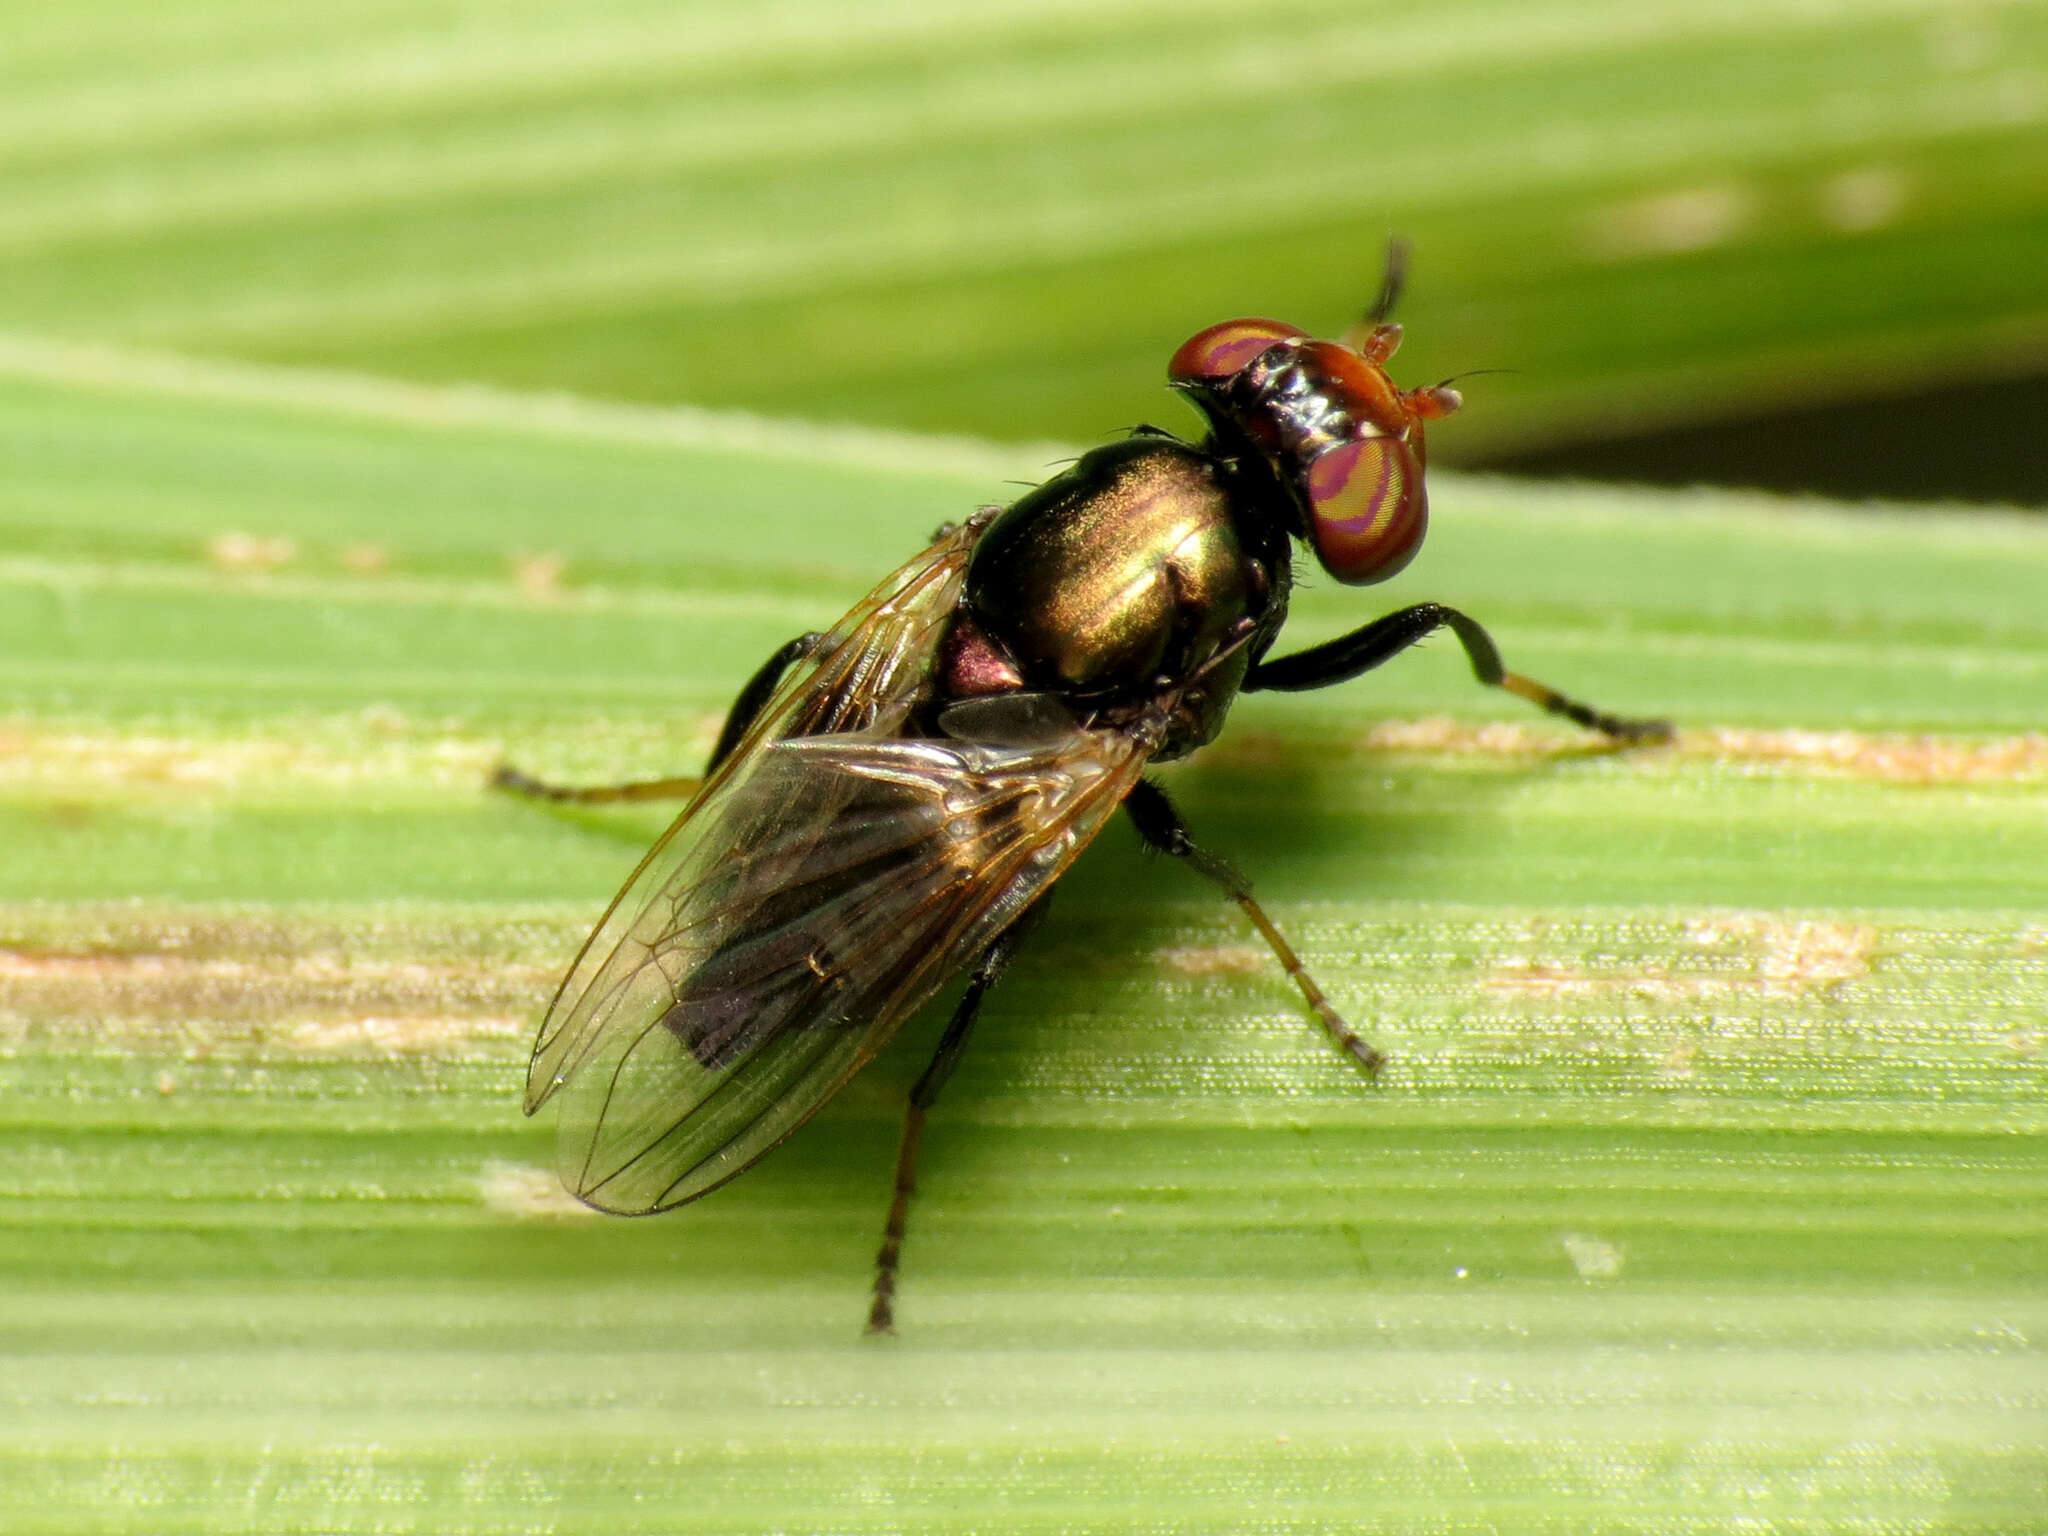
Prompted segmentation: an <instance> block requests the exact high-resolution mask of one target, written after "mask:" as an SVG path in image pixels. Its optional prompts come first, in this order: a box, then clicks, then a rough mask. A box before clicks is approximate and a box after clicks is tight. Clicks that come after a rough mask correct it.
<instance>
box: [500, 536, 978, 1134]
mask: <svg viewBox="0 0 2048 1536" xmlns="http://www.w3.org/2000/svg"><path fill="white" fill-rule="evenodd" d="M983 521H984V519H976V520H974V521H972V522H968V523H963V524H961V525H960V526H958V527H955V528H952V529H948V530H946V531H945V532H944V533H942V534H941V535H940V536H939V538H938V539H937V540H936V541H934V542H933V544H932V545H931V547H930V548H929V549H926V550H925V551H924V552H923V553H922V554H920V555H919V556H918V557H917V558H916V559H914V560H912V561H910V562H909V563H908V564H907V565H905V566H903V567H902V568H901V569H900V570H898V571H896V572H895V573H893V574H892V575H891V576H889V578H888V579H887V580H885V581H884V582H883V583H882V584H881V585H880V586H878V587H876V588H875V589H874V591H872V592H870V593H869V594H868V595H867V596H866V597H865V598H863V599H862V600H861V601H860V602H859V603H858V604H856V605H855V607H854V608H853V611H852V612H850V613H848V614H847V615H846V617H845V618H843V619H841V620H840V621H839V623H838V624H837V625H836V626H834V628H833V629H832V631H831V633H830V634H828V635H826V636H825V638H824V640H823V642H822V643H821V644H820V645H819V647H818V650H817V653H816V654H815V656H814V657H813V658H812V659H811V660H810V661H809V662H808V663H805V664H804V665H801V666H798V667H794V668H792V669H791V670H790V673H789V675H788V676H787V677H785V678H784V679H783V681H782V684H781V686H780V687H778V688H777V689H776V691H775V694H774V696H773V697H772V698H771V699H770V700H769V702H768V704H767V706H766V708H764V709H763V710H762V711H761V714H760V716H759V717H758V718H757V719H756V720H755V722H754V724H753V726H752V727H751V728H749V730H748V731H747V734H746V735H745V736H744V737H743V738H741V740H740V743H739V745H738V746H737V747H736V748H734V750H733V752H732V754H731V755H730V756H729V757H727V758H726V760H725V761H724V762H723V763H722V764H720V765H719V767H718V769H717V771H716V772H714V773H712V774H711V775H710V776H709V777H708V778H707V779H706V781H705V783H704V787H703V788H702V789H700V790H699V791H698V792H697V794H696V796H695V798H693V799H692V800H691V801H690V804H689V805H688V806H687V807H686V808H685V809H684V811H683V813H682V814H681V815H680V816H678V817H677V818H676V820H675V822H674V823H673V824H672V825H671V826H670V827H669V829H668V831H667V832H665V833H664V834H662V837H661V839H660V840H659V841H658V842H656V843H655V845H654V846H653V847H652V848H651V849H649V850H648V852H647V856H646V857H645V858H644V859H642V860H641V861H640V867H639V869H637V870H636V871H634V873H633V877H632V878H631V879H630V880H628V881H627V882H626V885H625V888H624V889H623V890H621V891H620V892H619V894H618V895H617V896H615V897H613V898H612V904H611V906H610V908H609V909H608V910H607V911H606V912H605V915H604V917H603V918H602V919H601V920H600V921H599V922H598V925H597V927H596V929H595V930H594V931H593V932H592V933H591V935H590V937H589V938H588V939H587V940H585V941H584V944H583V949H582V952H581V953H580V954H578V955H577V957H576V963H575V964H574V965H572V966H570V968H569V974H568V975H567V976H566V977H564V978H563V981H562V985H561V986H560V987H559V988H558V989H557V990H556V992H555V998H554V1001H553V1002H552V1003H551V1004H550V1005H549V1007H548V1013H547V1017H546V1018H545V1019H543V1020H542V1021H541V1026H540V1038H539V1040H538V1041H537V1042H536V1043H535V1045H534V1048H533V1061H532V1064H531V1065H530V1066H529V1067H528V1069H527V1077H526V1112H527V1113H528V1114H529V1115H530V1114H532V1113H533V1112H534V1111H535V1110H537V1109H539V1108H540V1106H541V1105H542V1104H544V1103H546V1102H547V1101H548V1099H549V1097H550V1096H551V1095H552V1094H553V1093H554V1092H555V1090H556V1089H558V1088H560V1087H561V1086H562V1084H563V1083H564V1082H566V1081H567V1080H568V1079H569V1077H570V1075H571V1074H572V1073H574V1072H575V1071H576V1070H577V1069H578V1067H579V1066H580V1064H581V1063H582V1061H583V1060H584V1058H585V1057H586V1056H587V1055H588V1054H589V1052H590V1051H591V1049H592V1048H593V1046H594V1044H595V1037H596V1032H597V1030H598V1028H599V1026H600V1025H601V1024H603V1022H604V1021H605V1019H606V1018H607V1017H608V1015H609V1013H610V1011H611V1010H612V1008H614V1007H615V1006H616V1005H615V1003H613V1002H611V1001H609V1000H610V999H612V998H613V996H614V993H615V991H616V982H617V979H618V974H619V968H620V967H621V966H622V965H623V966H626V967H628V968H630V967H631V966H632V965H633V964H635V963H637V961H636V960H635V959H634V958H633V957H634V953H635V952H634V951H633V949H632V947H631V944H630V943H629V936H630V935H632V934H635V933H639V932H641V931H642V930H643V927H644V924H645V922H646V919H647V914H648V912H649V911H650V910H651V909H653V908H656V907H658V906H660V904H662V903H664V902H672V901H673V899H674V897H675V895H676V894H677V892H679V891H680V890H681V889H682V888H683V887H684V886H685V885H687V884H688V883H689V881H688V877H687V876H686V875H685V873H684V870H683V866H684V865H685V863H686V862H688V861H689V860H690V859H691V858H692V856H693V851H694V850H695V849H696V848H697V847H698V846H699V845H700V844H703V843H706V842H707V841H708V842H709V843H711V844H712V845H713V846H716V845H717V844H718V843H719V841H720V839H721V838H726V839H729V838H730V835H731V834H730V830H729V826H728V823H729V819H730V813H729V811H728V808H727V802H728V800H729V798H730V796H731V794H732V791H733V788H734V785H735V784H736V783H737V782H738V781H739V780H740V779H742V778H744V777H745V776H746V775H747V773H748V772H749V771H750V769H751V768H752V766H753V763H754V759H755V758H756V757H757V756H758V755H759V754H760V753H761V752H762V751H763V750H764V748H765V747H766V746H767V744H768V743H769V742H771V741H774V740H776V739H778V738H784V737H790V736H816V735H824V734H827V733H832V732H874V733H878V734H884V735H886V734H889V733H892V732H893V731H894V730H895V729H896V728H897V727H898V726H899V725H900V724H901V723H902V720H903V718H904V716H905V715H906V714H908V713H909V711H910V708H911V705H912V704H913V703H914V702H915V701H916V696H917V691H918V688H919V687H920V685H921V684H922V683H923V681H924V679H925V677H926V676H927V674H928V673H929V671H930V666H931V660H932V655H933V652H934V651H935V649H936V648H937V646H938V640H939V636H940V634H941V632H942V631H943V630H944V628H945V622H946V619H947V617H948V616H949V615H950V614H951V613H952V611H953V608H954V605H955V603H956V602H957V601H958V599H959V596H960V588H961V585H962V583H963V582H964V581H965V580H966V575H967V556H968V554H969V553H970V552H971V551H972V549H973V547H974V540H975V538H976V536H977V535H978V534H979V532H980V528H981V524H982V522H983ZM727 846H732V845H731V844H730V842H729V841H728V842H727ZM622 945H624V946H626V947H625V948H624V949H622V948H621V946H622ZM601 977H609V978H610V979H609V980H607V981H604V982H603V983H602V984H600V978H601Z"/></svg>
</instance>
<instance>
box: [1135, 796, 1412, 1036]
mask: <svg viewBox="0 0 2048 1536" xmlns="http://www.w3.org/2000/svg"><path fill="white" fill-rule="evenodd" d="M1124 809H1125V810H1126V811H1128V812H1129V813H1130V817H1131V821H1132V822H1133V824H1135V825H1136V827H1137V829H1138V836H1139V837H1141V838H1143V839H1144V840H1145V845H1146V846H1147V847H1148V848H1152V849H1154V850H1156V851H1157V852H1160V853H1163V854H1166V855H1168V856H1169V857H1172V858H1176V859H1179V860H1180V861H1181V862H1182V863H1183V864H1185V865H1187V866H1188V868H1190V869H1192V870H1193V871H1194V872H1195V873H1196V874H1198V875H1200V876H1201V877H1202V878H1203V879H1204V880H1207V881H1208V882H1209V883H1210V884H1212V885H1214V886H1216V887H1217V888H1218V889H1220V890H1221V891H1222V892H1223V894H1224V895H1226V896H1228V897H1229V898H1230V899H1231V900H1232V901H1234V902H1236V903H1237V904H1238V906H1239V907H1240V908H1242V909H1243V911H1244V915H1245V916H1246V917H1248V918H1250V919H1251V921H1252V926H1253V927H1254V928H1256V929H1258V930H1259V936H1260V937H1261V938H1263V939H1264V940H1265V941H1266V943H1267V945H1268V947H1270V948H1271V949H1272V951H1273V955H1274V958H1275V959H1277V960H1278V961H1279V962H1280V965H1281V967H1282V969H1284V970H1285V971H1286V972H1287V974H1288V975H1289V976H1290V977H1291V978H1293V981H1294V984H1295V985H1296V986H1297V987H1299V988H1300V989H1301V995H1302V997H1303V998H1304V999H1305V1000H1306V1001H1307V1003H1308V1006H1309V1008H1310V1010H1311V1011H1312V1012H1313V1013H1314V1014H1315V1016H1316V1018H1317V1020H1318V1021H1319V1022H1320V1023H1321V1024H1322V1026H1323V1030H1324V1032H1325V1033H1326V1034H1328V1035H1329V1037H1330V1039H1331V1040H1332V1041H1334V1042H1335V1043H1336V1045H1337V1048H1338V1049H1339V1050H1341V1051H1343V1052H1344V1053H1345V1054H1346V1055H1348V1056H1349V1057H1350V1058H1351V1059H1352V1060H1353V1061H1355V1062H1357V1063H1358V1065H1359V1066H1360V1067H1361V1068H1363V1069H1364V1071H1365V1074H1366V1076H1368V1077H1371V1076H1374V1075H1375V1074H1377V1073H1378V1071H1379V1069H1380V1068H1381V1067H1382V1066H1383V1065H1385V1064H1386V1059H1387V1058H1386V1057H1385V1056H1384V1055H1382V1054H1381V1053H1380V1051H1379V1050H1378V1049H1376V1048H1375V1047H1374V1046H1373V1045H1371V1044H1370V1043H1369V1042H1367V1041H1366V1040H1364V1039H1363V1038H1361V1037H1360V1035H1359V1033H1358V1032H1357V1031H1356V1030H1354V1029H1353V1028H1352V1027H1351V1026H1350V1025H1349V1024H1347V1023H1346V1022H1345V1021H1344V1016H1343V1015H1342V1014H1340V1013H1339V1012H1338V1011H1337V1009H1336V1007H1335V1005H1334V1004H1332V1003H1331V1001H1330V999H1329V998H1328V997H1326V996H1325V995H1324V993H1323V989H1322V988H1321V987H1320V986H1318V985H1317V984H1316V979H1315V977H1313V976H1311V975H1309V973H1308V967H1307V966H1306V965H1304V964H1303V963H1302V959H1301V956H1299V955H1297V954H1296V953H1295V952H1294V946H1293V945H1292V944H1289V943H1288V942H1287V936H1286V935H1285V934H1283V933H1281V931H1280V930H1279V928H1277V927H1276V926H1275V925H1274V923H1273V920H1272V919H1271V918H1270V917H1268V916H1267V915H1266V909H1265V908H1264V907H1262V906H1260V905H1259V903H1258V900H1257V898H1255V897H1254V896H1253V895H1252V886H1251V882H1250V881H1249V880H1247V879H1245V877H1244V876H1243V875H1242V874H1240V873H1239V872H1238V870H1237V867H1236V866H1235V865H1233V864H1232V863H1231V862H1230V861H1229V860H1228V859H1225V858H1223V857H1221V856H1220V855H1218V854H1214V853H1211V852H1209V850H1208V849H1206V848H1203V847H1201V846H1199V845H1198V844H1197V843H1196V842H1195V840H1194V839H1193V838H1192V837H1190V836H1189V835H1188V826H1187V823H1186V822H1185V821H1183V820H1181V814H1180V809H1179V807H1177V806H1176V805H1174V803H1173V802H1172V801H1171V800H1169V799H1168V798H1167V797H1166V791H1165V790H1163V789H1161V788H1160V787H1159V786H1158V785H1157V784H1154V783H1153V782H1152V781H1151V780H1150V779H1140V780H1139V781H1138V782H1137V784H1136V785H1135V786H1134V787H1133V788H1132V790H1131V792H1130V794H1129V795H1127V796H1125V798H1124Z"/></svg>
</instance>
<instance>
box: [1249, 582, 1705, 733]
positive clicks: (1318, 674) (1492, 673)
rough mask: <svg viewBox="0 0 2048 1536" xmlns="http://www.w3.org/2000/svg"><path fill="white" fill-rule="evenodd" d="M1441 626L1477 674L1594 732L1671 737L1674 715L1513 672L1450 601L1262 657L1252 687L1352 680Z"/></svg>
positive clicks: (1296, 688) (1282, 689) (1297, 688)
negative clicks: (1585, 698)
mask: <svg viewBox="0 0 2048 1536" xmlns="http://www.w3.org/2000/svg"><path fill="white" fill-rule="evenodd" d="M1439 629H1449V630H1450V631H1451V633H1452V634H1454V635H1456V636H1457V637H1458V643H1459V644H1460V645H1462V646H1464V647H1465V655H1466V657H1467V658H1468V659H1470V661H1471V663H1472V671H1473V674H1474V675H1475V676H1476V677H1478V679H1479V681H1480V682H1482V683H1485V684H1486V685H1487V686H1488V687H1490V688H1504V689H1506V690H1507V691H1508V692H1509V693H1512V694H1514V695H1516V696H1517V697H1518V698H1524V699H1527V700H1528V701H1529V702H1530V703H1531V704H1534V705H1535V706H1536V707H1537V708H1539V709H1544V710H1548V711H1549V712H1550V713H1551V714H1553V715H1562V716H1564V717H1565V719H1567V720H1570V721H1573V722H1574V723H1576V724H1578V725H1583V726H1584V727H1585V728H1586V729H1587V730H1589V731H1598V732H1600V733H1601V734H1602V735H1603V736H1607V737H1610V738H1612V739H1613V740H1615V741H1618V742H1621V743H1623V744H1625V745H1629V746H1634V745H1637V744H1640V743H1645V742H1657V741H1669V740H1670V739H1671V724H1670V722H1669V721H1666V720H1632V719H1628V718H1626V717H1624V716H1621V715H1610V714H1606V713H1604V712H1602V711H1600V710H1597V709H1595V708H1593V707H1592V706H1591V705H1590V704H1581V703H1580V702H1579V701H1578V700H1577V699H1572V698H1567V697H1566V696H1565V695H1564V694H1561V693H1559V692H1558V691H1557V690H1556V689H1555V688H1550V687H1546V686H1545V685H1544V684H1542V683H1539V682H1537V681H1536V680H1535V679H1534V678H1529V677H1524V676H1522V674H1521V673H1519V672H1510V671H1508V670H1507V668H1505V667H1504V666H1502V665H1501V660H1500V648H1499V647H1498V646H1496V645H1495V644H1494V643H1493V637H1492V636H1491V635H1489V634H1487V632H1486V631H1485V630H1484V629H1481V628H1480V627H1479V624H1478V623H1477V622H1476V621H1475V620H1473V619H1472V618H1470V617H1468V616H1467V615H1465V614H1462V613H1460V612H1459V611H1458V610H1457V609H1455V608H1446V607H1445V606H1444V605H1443V604H1442V603H1417V604H1416V605H1415V606H1414V607H1412V608H1403V609H1401V610H1400V611H1398V612H1396V613H1390V614H1388V615H1387V616H1386V617H1385V618H1383V619H1376V620H1374V621H1373V622H1372V623H1370V624H1368V625H1366V626H1365V627H1364V628H1363V629H1355V630H1353V631H1352V632H1351V633H1350V634H1348V635H1342V636H1339V637H1338V638H1337V639H1335V640H1331V641H1327V642H1325V643H1324V644H1322V645H1314V646H1310V647H1309V648H1308V649H1307V650H1305V651H1296V652H1295V653H1294V654H1293V655H1292V656H1281V657H1278V658H1276V659H1274V660H1272V661H1262V662H1260V663H1259V664H1258V665H1257V666H1255V667H1253V668H1252V669H1251V671H1250V672H1249V673H1248V674H1247V675H1246V677H1245V680H1244V691H1245V692H1246V693H1255V692H1261V691H1265V692H1274V693H1300V692H1304V691H1306V690H1308V689H1310V688H1327V687H1329V686H1330V685H1332V684H1333V683H1343V682H1349V681H1350V680H1351V679H1352V678H1354V677H1357V676H1359V675H1360V674H1361V673H1365V672H1370V671H1371V670H1372V669H1373V668H1374V667H1376V666H1378V665H1380V663H1381V662H1384V661H1390V660H1392V659H1393V658H1394V657H1395V656H1398V655H1400V654H1401V652H1403V651H1405V650H1407V649H1408V647H1409V646H1411V645H1413V644H1415V643H1416V642H1417V641H1418V640H1421V639H1423V638H1424V637H1425V636H1428V635H1431V634H1434V633H1435V632H1436V631H1437V630H1439Z"/></svg>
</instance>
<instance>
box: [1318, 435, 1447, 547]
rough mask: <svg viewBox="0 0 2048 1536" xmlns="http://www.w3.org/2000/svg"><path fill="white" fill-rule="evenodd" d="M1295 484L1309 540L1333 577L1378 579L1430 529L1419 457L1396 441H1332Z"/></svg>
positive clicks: (1417, 545) (1420, 545)
mask: <svg viewBox="0 0 2048 1536" xmlns="http://www.w3.org/2000/svg"><path fill="white" fill-rule="evenodd" d="M1417 430H1418V432H1419V429H1417ZM1420 446H1421V445H1420V443H1417V445H1416V448H1417V449H1419V448H1420ZM1301 485H1302V490H1303V493H1304V494H1303V500H1305V501H1306V502H1307V503H1308V512H1309V542H1310V543H1311V544H1313V545H1314V546H1315V551H1316V558H1317V559H1318V560H1320V561H1321V562H1322V564H1323V569H1324V570H1326V571H1328V572H1329V573H1330V574H1331V575H1332V576H1334V577H1336V578H1337V579H1338V580H1339V581H1341V582H1344V583H1346V584H1348V585H1351V586H1364V585H1366V584H1368V583H1370V582H1375V581H1385V580H1386V579H1387V578H1388V577H1389V576H1393V575H1396V574H1398V573H1399V571H1400V570H1401V568H1402V567H1403V566H1405V565H1406V564H1407V563H1408V562H1409V561H1410V560H1412V559H1414V558H1415V552H1416V550H1418V549H1420V548H1421V547H1422V535H1423V534H1424V532H1426V531H1427V530H1428V527H1429V497H1428V495H1427V494H1426V493H1425V492H1424V490H1423V486H1422V458H1421V455H1420V453H1419V452H1417V451H1414V450H1411V449H1410V447H1409V445H1408V444H1407V443H1406V442H1405V441H1403V440H1402V439H1400V438H1398V437H1367V438H1359V439H1356V440H1354V441H1352V442H1348V443H1339V444H1337V445H1336V446H1335V447H1334V448H1331V449H1329V450H1327V451H1326V452H1324V453H1321V454H1318V455H1317V456H1316V458H1315V459H1314V461H1313V462H1311V463H1310V465H1309V467H1308V472H1307V473H1306V474H1305V475H1304V476H1303V477H1302V481H1301Z"/></svg>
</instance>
